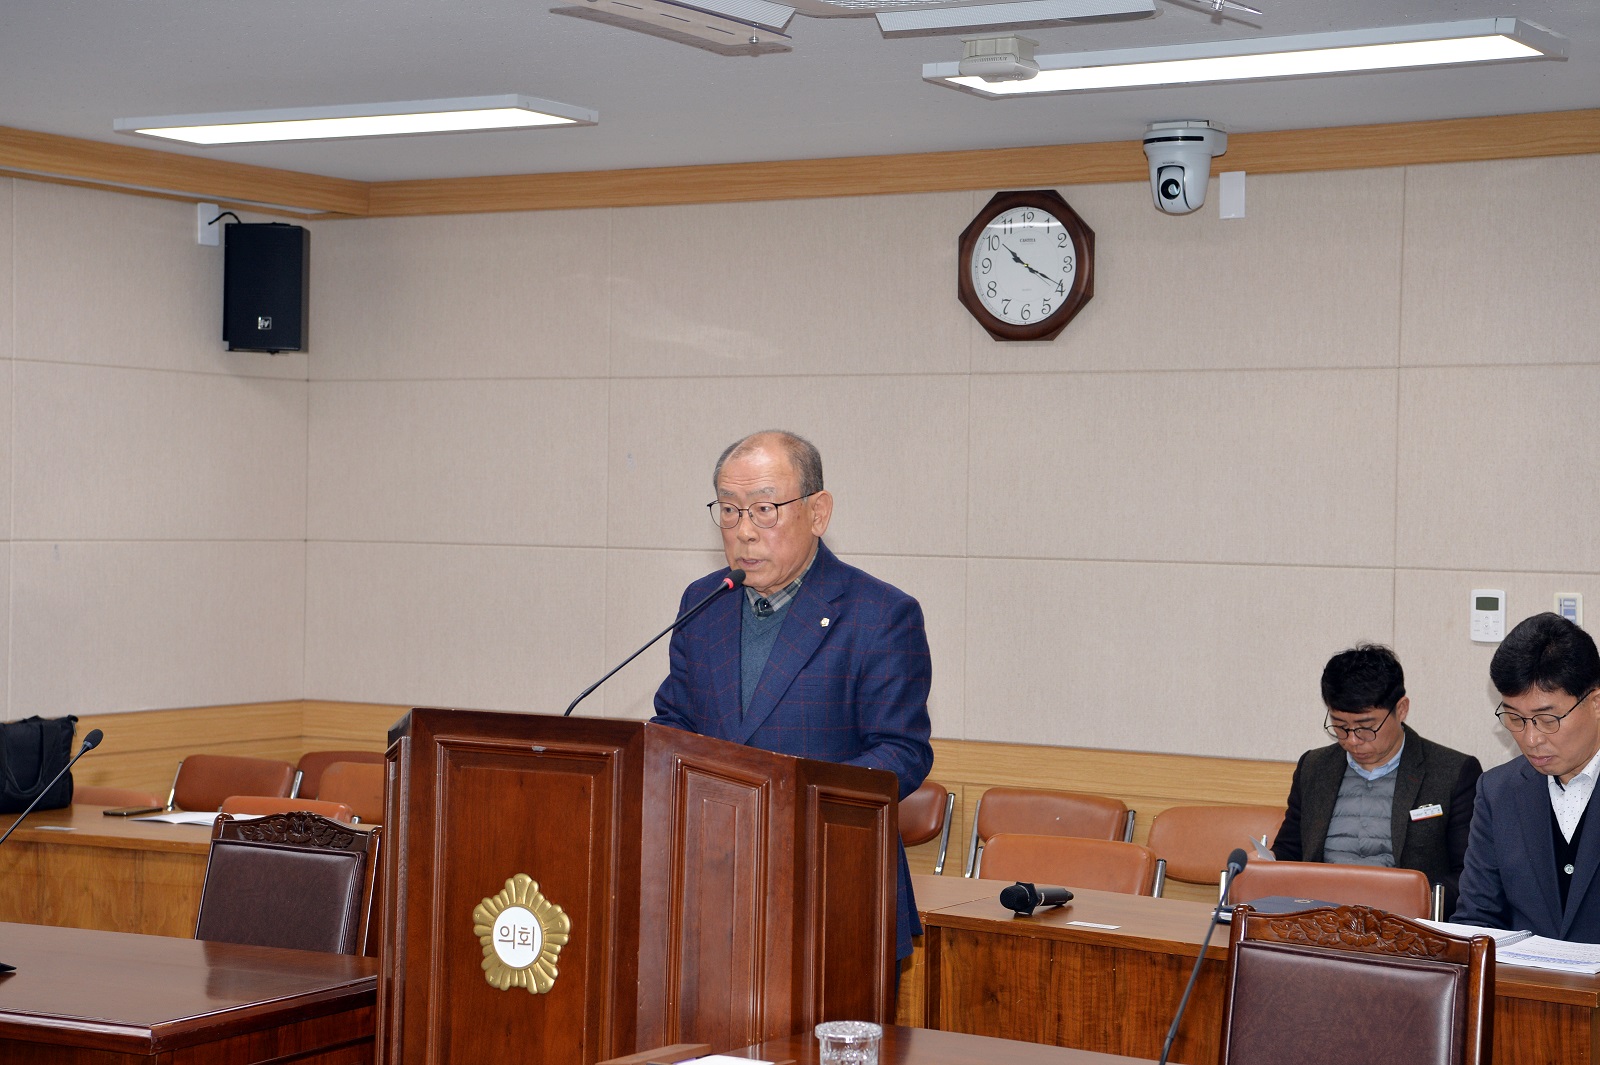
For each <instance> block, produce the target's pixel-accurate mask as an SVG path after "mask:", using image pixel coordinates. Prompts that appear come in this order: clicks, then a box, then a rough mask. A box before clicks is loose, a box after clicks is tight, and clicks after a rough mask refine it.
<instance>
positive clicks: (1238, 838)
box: [1149, 806, 1283, 884]
mask: <svg viewBox="0 0 1600 1065" xmlns="http://www.w3.org/2000/svg"><path fill="white" fill-rule="evenodd" d="M1282 824H1283V807H1281V806H1173V807H1171V808H1169V809H1166V810H1162V811H1161V812H1160V813H1158V814H1156V819H1155V820H1154V821H1152V822H1151V823H1150V840H1149V846H1150V849H1151V850H1153V851H1155V852H1156V853H1157V854H1158V855H1160V856H1161V857H1162V858H1163V859H1165V860H1166V863H1167V876H1168V877H1170V878H1172V879H1173V880H1182V881H1185V882H1187V883H1190V884H1215V883H1216V882H1217V877H1218V876H1219V875H1220V874H1221V872H1222V868H1223V866H1225V865H1226V864H1227V863H1228V855H1229V854H1230V853H1231V852H1232V851H1233V849H1234V848H1235V847H1244V848H1245V851H1246V853H1251V852H1250V850H1249V843H1248V840H1259V839H1260V838H1261V837H1262V836H1263V835H1265V836H1266V838H1267V845H1268V846H1271V845H1272V841H1273V840H1274V839H1275V838H1276V837H1277V835H1278V828H1279V826H1281V825H1282Z"/></svg>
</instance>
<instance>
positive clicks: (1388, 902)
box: [1228, 862, 1433, 917]
mask: <svg viewBox="0 0 1600 1065" xmlns="http://www.w3.org/2000/svg"><path fill="white" fill-rule="evenodd" d="M1269 895H1284V896H1288V897H1290V898H1296V899H1310V900H1312V901H1313V902H1336V903H1339V904H1341V905H1359V906H1370V907H1373V908H1375V909H1380V910H1387V911H1388V912H1390V913H1397V914H1400V915H1401V916H1403V917H1427V916H1429V915H1430V914H1431V913H1432V912H1433V899H1432V892H1431V891H1430V890H1429V888H1428V875H1427V874H1426V873H1423V872H1421V871H1420V870H1417V869H1386V868H1384V867H1382V866H1378V865H1339V864H1336V863H1333V862H1252V863H1251V864H1249V865H1247V866H1245V868H1244V871H1243V872H1241V873H1240V874H1239V875H1238V876H1236V877H1234V878H1233V886H1232V887H1231V888H1229V889H1228V897H1229V898H1230V899H1231V900H1232V901H1233V902H1235V903H1240V902H1249V901H1250V900H1251V899H1259V898H1265V897H1267V896H1269Z"/></svg>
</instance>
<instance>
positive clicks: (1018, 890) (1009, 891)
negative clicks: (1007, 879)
mask: <svg viewBox="0 0 1600 1065" xmlns="http://www.w3.org/2000/svg"><path fill="white" fill-rule="evenodd" d="M1000 905H1002V906H1004V907H1005V908H1006V909H1008V910H1010V911H1011V912H1012V913H1019V914H1021V915H1022V916H1024V917H1029V916H1032V914H1033V911H1034V909H1035V908H1037V907H1038V905H1039V891H1038V889H1037V888H1035V887H1034V886H1033V885H1032V884H1024V883H1023V882H1022V881H1020V880H1019V881H1017V882H1016V883H1015V884H1012V885H1011V886H1010V887H1008V888H1005V889H1004V890H1002V891H1001V892H1000Z"/></svg>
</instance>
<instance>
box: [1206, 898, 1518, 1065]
mask: <svg viewBox="0 0 1600 1065" xmlns="http://www.w3.org/2000/svg"><path fill="white" fill-rule="evenodd" d="M1222 1011H1223V1013H1222V1047H1221V1053H1220V1055H1219V1056H1218V1061H1219V1062H1220V1065H1281V1063H1282V1062H1286V1061H1292V1062H1295V1063H1296V1065H1349V1063H1350V1062H1353V1061H1362V1062H1404V1063H1405V1065H1486V1063H1487V1062H1488V1061H1489V1055H1490V1051H1491V1048H1492V1045H1493V1039H1492V1031H1491V1022H1492V1018H1493V1014H1494V941H1493V940H1492V939H1490V938H1489V937H1488V936H1486V935H1484V936H1473V937H1472V938H1471V939H1464V938H1462V937H1460V936H1452V935H1446V934H1445V933H1443V932H1439V931H1436V930H1434V929H1432V928H1430V927H1428V926H1427V925H1424V924H1420V923H1418V922H1416V921H1413V920H1410V919H1408V918H1405V917H1400V916H1397V915H1396V914H1393V913H1389V912H1387V911H1385V910H1375V909H1372V908H1370V907H1367V906H1339V907H1325V908H1322V909H1316V910H1306V911H1303V912H1301V913H1292V914H1262V913H1256V912H1255V911H1254V910H1251V909H1249V908H1248V907H1245V906H1240V907H1239V908H1237V909H1236V910H1235V911H1234V918H1233V928H1232V930H1231V932H1230V935H1229V944H1228V981H1227V990H1226V992H1225V994H1224V997H1223V1005H1222Z"/></svg>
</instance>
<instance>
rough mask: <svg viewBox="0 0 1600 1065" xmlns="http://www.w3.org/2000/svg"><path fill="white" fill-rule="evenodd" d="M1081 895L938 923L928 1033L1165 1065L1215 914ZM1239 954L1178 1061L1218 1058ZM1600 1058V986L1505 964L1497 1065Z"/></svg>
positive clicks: (994, 901) (929, 944)
mask: <svg viewBox="0 0 1600 1065" xmlns="http://www.w3.org/2000/svg"><path fill="white" fill-rule="evenodd" d="M917 890H919V891H920V890H921V885H920V884H918V886H917ZM1075 896H1076V897H1075V898H1074V900H1073V901H1072V902H1071V903H1069V904H1068V905H1066V906H1063V907H1060V908H1057V909H1044V910H1039V911H1038V912H1037V913H1036V914H1035V915H1034V916H1033V917H1025V918H1019V917H1014V916H1013V915H1012V914H1011V911H1009V910H1007V909H1006V908H1005V907H1003V906H1001V905H1000V903H999V900H998V898H997V897H995V893H993V892H988V893H986V894H985V897H984V898H982V899H980V900H978V901H973V902H964V903H958V904H955V905H952V906H946V907H943V908H940V909H935V910H929V911H927V912H925V913H924V915H923V923H924V925H925V926H926V929H927V931H926V933H925V934H924V937H923V938H924V941H925V950H926V952H927V958H926V969H927V973H926V983H927V996H926V999H925V1011H926V1012H925V1016H926V1021H925V1023H926V1024H927V1026H928V1027H930V1028H943V1029H949V1030H953V1031H961V1032H970V1033H975V1034H980V1035H992V1036H999V1037H1003V1038H1008V1039H1021V1040H1026V1041H1028V1042H1035V1043H1049V1044H1055V1045H1059V1046H1072V1047H1080V1048H1083V1049H1086V1050H1097V1051H1103V1052H1106V1053H1114V1054H1129V1055H1132V1056H1134V1057H1148V1058H1155V1057H1159V1056H1160V1053H1161V1043H1162V1041H1163V1040H1164V1039H1165V1037H1166V1032H1167V1027H1168V1025H1169V1024H1171V1022H1172V1016H1173V1013H1174V1011H1175V1010H1176V1009H1177V1005H1178V1000H1179V998H1180V997H1181V996H1182V994H1183V986H1184V984H1185V982H1186V981H1187V980H1188V978H1189V970H1190V968H1191V967H1192V966H1193V964H1194V959H1195V958H1196V956H1198V954H1199V953H1200V941H1201V939H1202V938H1203V937H1204V935H1205V927H1206V920H1207V917H1208V915H1209V913H1210V907H1209V906H1207V905H1205V904H1204V903H1198V902H1184V901H1180V900H1177V899H1154V898H1146V897H1142V896H1136V895H1118V894H1113V893H1110V892H1103V891H1087V890H1085V891H1075ZM919 903H920V897H919ZM1097 925H1108V926H1111V927H1095V926H1097ZM1227 944H1228V935H1227V928H1226V927H1225V926H1224V927H1219V928H1218V930H1217V933H1216V935H1215V936H1214V937H1213V938H1212V941H1211V947H1210V949H1209V950H1208V951H1207V953H1206V960H1205V962H1204V963H1202V966H1201V970H1200V979H1199V981H1198V982H1197V983H1196V985H1195V991H1194V997H1193V998H1192V999H1191V1001H1190V1003H1189V1011H1188V1013H1187V1015H1186V1016H1185V1017H1184V1022H1183V1027H1182V1029H1181V1030H1180V1031H1179V1035H1178V1040H1177V1042H1176V1043H1175V1044H1174V1046H1173V1052H1172V1060H1173V1061H1175V1062H1186V1063H1191V1065H1211V1063H1212V1062H1215V1061H1216V1058H1217V1043H1218V1036H1219V1034H1220V1030H1221V1025H1222V992H1223V983H1224V980H1225V978H1226V976H1225V971H1224V969H1225V963H1226V960H1227ZM1597 1048H1600V977H1591V976H1574V975H1571V974H1567V973H1555V972H1548V971H1545V970H1540V969H1528V968H1522V967H1518V966H1511V965H1498V966H1496V968H1495V1009H1494V1060H1495V1061H1496V1063H1497V1065H1548V1063H1559V1065H1600V1050H1597Z"/></svg>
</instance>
